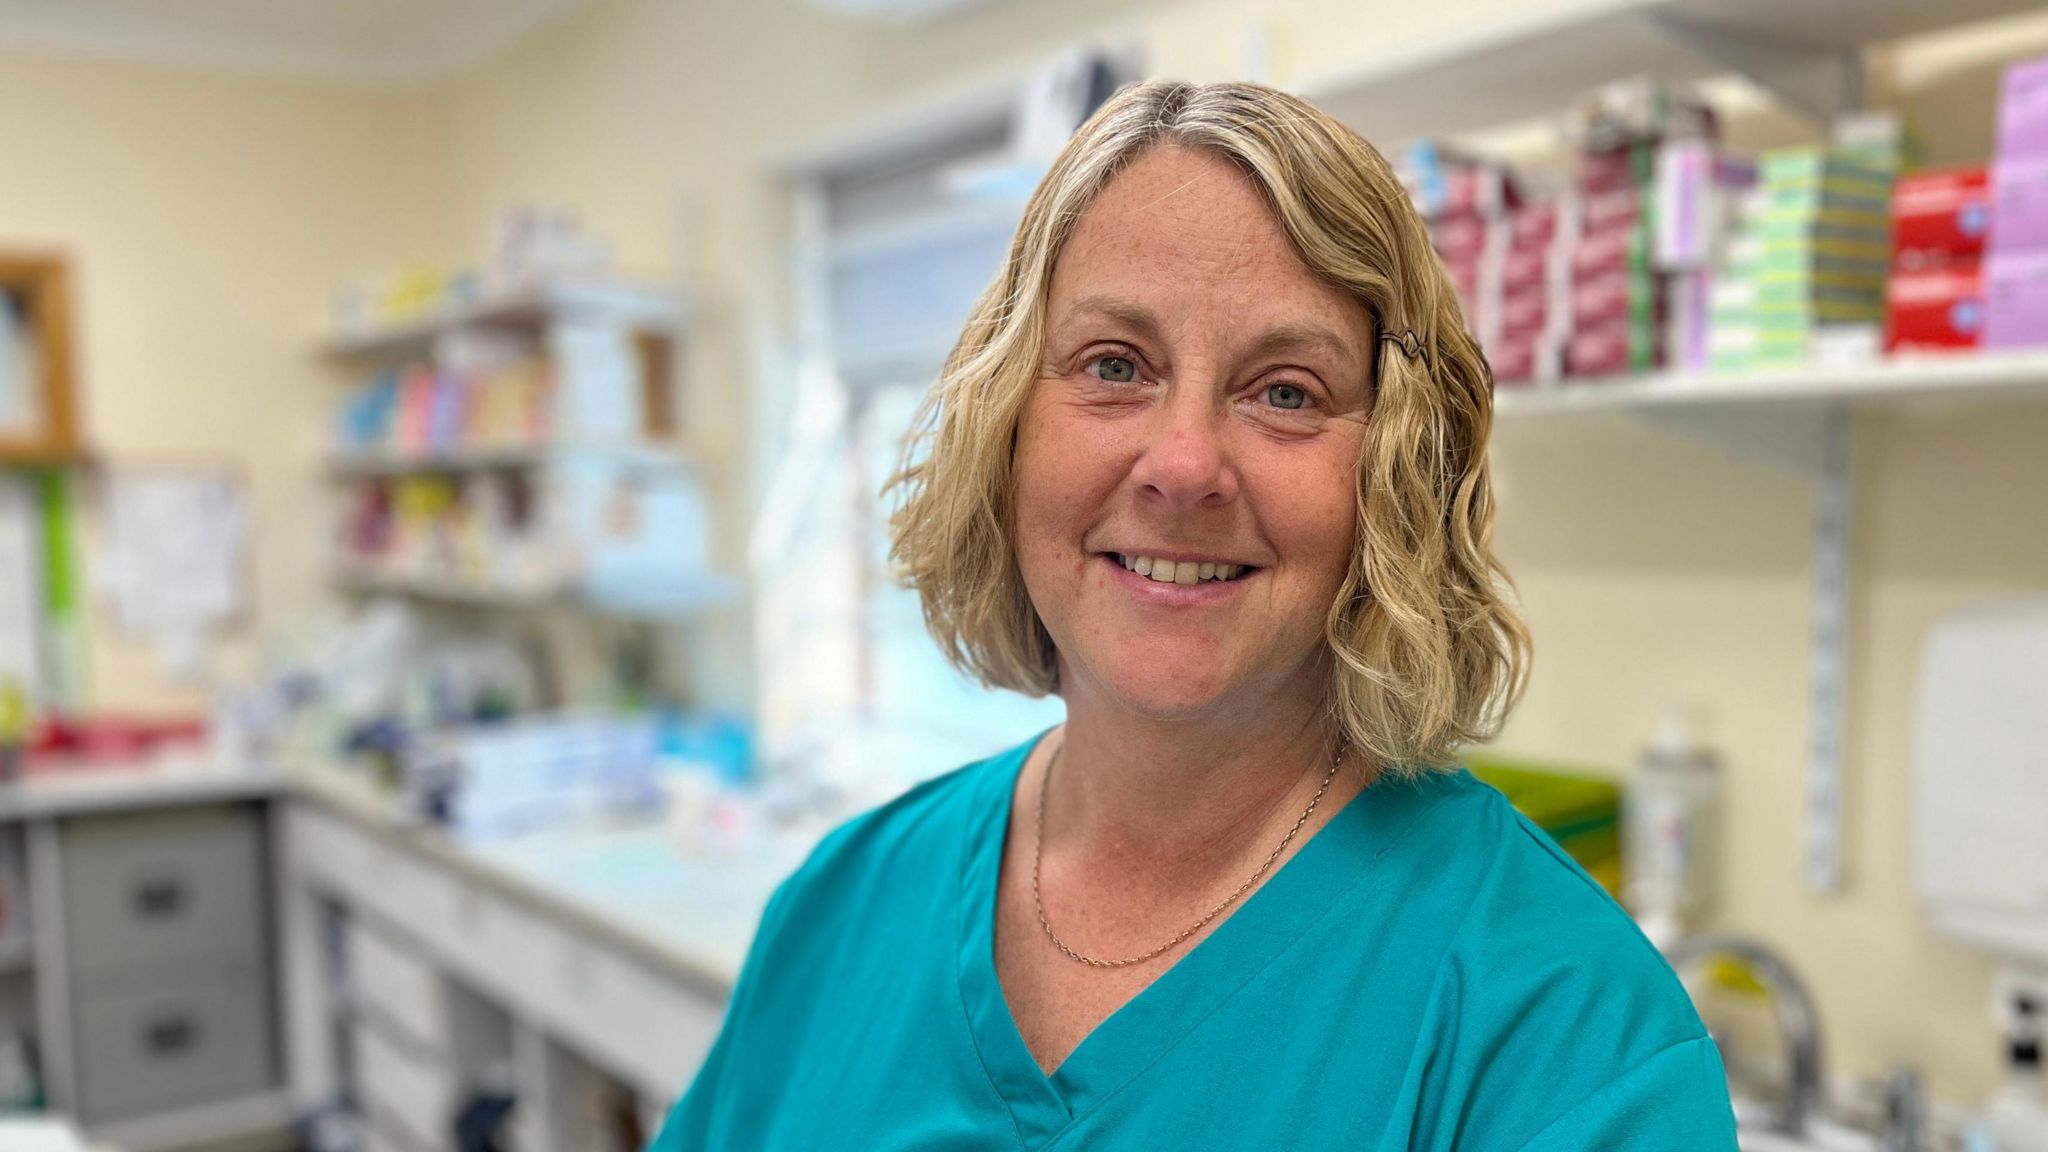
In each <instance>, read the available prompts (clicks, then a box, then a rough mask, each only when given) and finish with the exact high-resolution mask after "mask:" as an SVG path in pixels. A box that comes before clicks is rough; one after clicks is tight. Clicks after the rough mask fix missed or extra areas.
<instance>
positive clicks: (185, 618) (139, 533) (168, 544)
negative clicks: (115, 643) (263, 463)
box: [93, 468, 249, 675]
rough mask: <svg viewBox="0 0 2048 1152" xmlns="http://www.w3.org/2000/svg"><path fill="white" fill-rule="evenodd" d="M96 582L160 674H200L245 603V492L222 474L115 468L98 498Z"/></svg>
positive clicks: (237, 482)
mask: <svg viewBox="0 0 2048 1152" xmlns="http://www.w3.org/2000/svg"><path fill="white" fill-rule="evenodd" d="M101 516H102V520H101V529H102V530H101V532H100V533H99V537H100V541H101V551H100V555H99V556H98V557H97V563H95V564H94V565H93V571H94V574H95V575H94V585H95V587H96V588H97V589H98V591H99V593H100V595H101V596H102V597H104V598H105V599H106V600H107V602H108V603H109V604H111V605H112V607H113V610H114V618H115V620H116V621H117V622H118V623H119V624H120V626H121V627H122V628H123V629H124V630H125V631H127V632H129V633H131V634H134V635H136V636H140V637H143V638H145V639H147V640H149V641H150V642H151V643H153V644H154V645H155V646H156V650H157V654H158V656H159V658H160V659H161V660H162V661H163V663H164V665H165V667H166V669H167V670H168V671H171V672H173V673H175V674H179V675H191V674H193V673H196V672H198V671H199V669H200V666H201V664H202V663H203V661H204V657H205V653H206V646H207V641H208V639H209V637H210V635H211V633H213V632H214V631H215V630H216V629H219V628H221V627H223V626H225V625H226V624H228V623H230V622H231V621H232V620H233V619H234V618H235V617H236V616H238V615H239V614H240V613H241V611H242V608H243V604H244V601H245V599H246V596H247V590H246V588H245V587H244V583H245V581H246V578H247V577H246V572H247V567H248V564H247V555H246V553H247V548H248V538H249V511H248V501H247V495H246V493H245V492H244V490H243V487H242V483H241V481H240V479H239V477H238V476H236V474H235V473H234V472H233V471H232V470H230V469H227V468H219V469H206V468H165V469H161V470H156V469H133V468H124V469H116V470H115V471H114V472H113V473H112V474H110V475H109V476H108V477H107V478H106V479H105V482H104V487H103V488H102V491H101Z"/></svg>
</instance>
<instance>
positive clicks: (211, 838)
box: [63, 806, 265, 980]
mask: <svg viewBox="0 0 2048 1152" xmlns="http://www.w3.org/2000/svg"><path fill="white" fill-rule="evenodd" d="M261 833H262V818H261V815H260V814H259V813H258V812H257V811H256V810H255V809H252V808H242V807H232V806H210V807H203V808H189V809H177V810H172V811H159V812H143V813H124V814H120V815H112V816H93V817H84V818H79V819H76V820H72V821H68V822H66V823H65V825H64V827H63V857H64V866H63V876H64V909H65V914H66V918H67V921H68V927H69V929H70V932H69V941H68V945H69V950H70V953H71V957H72V966H73V967H74V968H75V969H76V970H77V971H78V972H79V973H80V974H81V976H83V977H85V978H86V979H88V980H89V979H91V978H92V977H93V976H95V975H103V974H104V975H112V974H116V973H118V974H121V975H122V976H123V977H124V978H125V976H126V975H127V974H129V973H132V972H133V971H135V970H137V969H141V968H148V967H151V966H156V965H161V964H163V963H165V962H169V961H180V960H191V959H197V958H204V957H209V956H235V957H243V958H255V957H258V956H260V955H261V954H262V953H263V951H264V949H263V948H262V926H263V924H264V917H263V905H262V893H263V892H264V890H265V889H264V884H263V866H264V865H263V845H262V836H261Z"/></svg>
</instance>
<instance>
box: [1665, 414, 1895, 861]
mask: <svg viewBox="0 0 2048 1152" xmlns="http://www.w3.org/2000/svg"><path fill="white" fill-rule="evenodd" d="M1636 413H1637V415H1638V416H1641V417H1643V418H1644V419H1647V420H1650V421H1653V422H1655V423H1658V424H1663V425H1666V426H1668V427H1670V428H1672V429H1673V430H1675V431H1677V432H1680V433H1682V434H1684V435H1686V436H1688V437H1691V438H1693V439H1696V440H1704V441H1706V442H1708V443H1711V444H1714V445H1716V446H1717V447H1720V448H1722V449H1723V450H1725V451H1727V452H1729V453H1731V454H1732V455H1735V456H1740V457H1746V458H1749V459H1753V460H1760V461H1763V462H1765V463H1769V464H1773V465H1776V466H1779V467H1784V468H1790V469H1792V470H1794V471H1797V472H1800V473H1804V474H1805V475H1807V476H1810V477H1811V478H1812V479H1813V483H1814V519H1813V587H1812V604H1813V608H1812V623H1811V625H1810V632H1809V634H1808V638H1807V679H1806V698H1807V713H1806V788H1805V791H1806V812H1805V824H1804V843H1803V846H1802V850H1801V862H1802V871H1803V872H1804V874H1805V879H1806V886H1807V888H1808V889H1809V890H1811V891H1813V892H1817V893H1829V892H1836V891H1840V889H1841V887H1842V883H1843V864H1842V838H1843V793H1844V791H1845V789H1844V778H1845V776H1846V775H1847V764H1848V757H1847V750H1846V744H1847V735H1846V734H1847V729H1848V709H1849V690H1848V689H1849V590H1850V589H1849V578H1850V573H1849V560H1850V556H1849V546H1850V541H1849V527H1850V512H1851V509H1850V480H1851V477H1852V472H1851V453H1850V446H1851V442H1852V440H1851V432H1852V431H1853V427H1854V426H1853V423H1852V421H1853V416H1852V414H1851V411H1850V407H1849V405H1848V404H1845V403H1842V402H1839V401H1833V402H1817V403H1797V404H1778V405H1759V406H1748V405H1741V406H1735V405H1722V406H1714V407H1708V406H1676V405H1673V406H1656V407H1653V406H1643V407H1640V408H1638V409H1636Z"/></svg>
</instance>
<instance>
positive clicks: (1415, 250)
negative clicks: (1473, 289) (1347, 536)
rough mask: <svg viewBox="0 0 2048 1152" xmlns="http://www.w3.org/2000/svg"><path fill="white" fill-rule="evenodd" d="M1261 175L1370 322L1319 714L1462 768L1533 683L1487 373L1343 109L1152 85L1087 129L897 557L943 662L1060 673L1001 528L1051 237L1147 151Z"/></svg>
mask: <svg viewBox="0 0 2048 1152" xmlns="http://www.w3.org/2000/svg"><path fill="white" fill-rule="evenodd" d="M1164 144H1176V145H1180V146H1184V147H1189V148H1197V149H1202V150H1205V151H1207V152H1209V153H1211V154H1214V155H1217V156H1220V157H1223V158H1225V159H1227V160H1229V161H1231V162H1232V163H1234V164H1235V165H1236V166H1237V167H1238V168H1240V169H1242V170H1243V171H1244V172H1245V173H1246V175H1248V176H1249V177H1250V178H1251V180H1252V182H1253V183H1254V184H1255V185H1256V187H1257V188H1258V189H1259V191H1260V193H1261V194H1262V196H1263V197H1264V199H1265V200H1266V202H1267V204H1268V205H1269V206H1270V207H1271V208H1272V210H1273V213H1274V215H1275V216H1276V217H1277V218H1278V220H1279V221H1280V223H1281V225H1282V227H1284V228H1285V230H1286V232H1287V235H1288V237H1289V239H1291V240H1292V241H1293V244H1294V248H1295V251H1296V254H1297V255H1299V256H1300V257H1301V259H1302V261H1303V262H1304V263H1305V264H1306V265H1307V266H1308V267H1309V268H1310V269H1311V270H1313V271H1314V272H1315V273H1316V274H1317V275H1319V276H1321V277H1322V278H1323V279H1324V280H1326V281H1328V282H1329V283H1330V284H1332V285H1335V286H1336V287H1338V288H1339V289H1341V290H1344V291H1346V292H1349V293H1350V294H1351V295H1352V296H1353V297H1354V298H1356V299H1357V300H1358V301H1360V302H1361V303H1363V304H1364V305H1365V307H1366V308H1367V309H1368V310H1369V311H1370V313H1371V315H1372V316H1373V318H1374V322H1375V324H1376V326H1377V327H1378V329H1379V331H1381V332H1383V333H1390V334H1402V333H1413V334H1414V339H1413V340H1412V341H1410V342H1408V343H1407V346H1406V347H1405V348H1404V347H1401V346H1399V344H1398V343H1397V342H1396V341H1395V340H1394V339H1393V338H1391V337H1390V340H1389V342H1388V343H1386V344H1384V345H1381V344H1380V343H1379V342H1378V341H1376V342H1375V343H1376V346H1377V347H1378V355H1377V357H1376V358H1377V361H1378V366H1377V369H1376V372H1375V380H1374V389H1373V391H1374V397H1373V406H1372V412H1371V416H1370V417H1369V424H1368V432H1367V438H1366V444H1365V447H1364V449H1363V450H1362V452H1361V453H1360V457H1359V461H1358V468H1357V473H1356V475H1357V481H1356V487H1357V498H1358V532H1357V534H1356V537H1355V542H1354V544H1353V546H1352V552H1351V560H1350V565H1349V570H1348V571H1347V572H1346V573H1345V576H1344V581H1343V584H1342V586H1341V588H1340V589H1339V592H1338V595H1337V598H1336V602H1335V603H1333V604H1331V605H1330V610H1329V615H1328V618H1327V621H1326V623H1325V627H1324V636H1325V638H1326V640H1327V642H1328V645H1329V651H1330V654H1331V656H1332V657H1333V658H1334V659H1333V660H1332V661H1331V662H1330V668H1331V683H1330V697H1329V708H1330V715H1331V718H1332V719H1333V721H1334V722H1335V723H1336V725H1337V726H1338V728H1339V730H1340V732H1341V734H1342V735H1344V736H1348V737H1349V739H1350V741H1351V744H1352V746H1353V747H1354V748H1357V749H1360V750H1362V751H1364V752H1366V753H1368V754H1370V756H1371V757H1373V758H1375V759H1377V760H1378V761H1379V762H1380V763H1381V764H1383V765H1385V766H1387V767H1388V768H1390V769H1392V770H1395V771H1401V772H1419V771H1423V770H1426V769H1429V768H1437V767H1442V766H1444V765H1447V764H1449V763H1452V762H1453V760H1454V758H1455V755H1456V752H1457V750H1458V748H1459V747H1460V746H1462V745H1465V744H1468V743H1472V742H1477V741H1483V740H1486V739H1490V738H1492V736H1493V735H1495V734H1496V733H1497V732H1498V731H1499V728H1500V725H1501V723H1502V722H1503V721H1504V720H1505V719H1506V716H1507V712H1508V710H1509V709H1510V708H1512V707H1513V705H1514V703H1515V701H1516V700H1517V699H1519V697H1520V695H1521V692H1522V688H1523V685H1524V683H1525V681H1526V676H1527V668H1528V661H1529V647H1530V646H1529V634H1528V629H1527V628H1526V626H1525V625H1524V624H1523V622H1522V620H1521V617H1520V616H1519V615H1518V613H1517V611H1516V609H1515V607H1514V605H1513V604H1512V602H1511V595H1512V584H1511V582H1510V581H1509V579H1508V576H1507V573H1506V571H1505V569H1503V568H1502V566H1501V564H1500V562H1499V561H1498V560H1497V559H1496V558H1495V557H1494V554H1493V548H1492V535H1493V519H1494V504H1493V490H1492V484H1491V482H1490V480H1489V479H1488V464H1487V453H1486V445H1487V437H1488V434H1489V432H1490V430H1491V428H1492V424H1493V382H1492V374H1491V372H1490V371H1489V369H1488V368H1487V365H1486V360H1485V358H1484V357H1483V356H1482V355H1481V353H1480V350H1479V346H1478V344H1477V343H1476V342H1475V341H1474V340H1473V339H1472V337H1471V336H1470V335H1468V334H1467V332H1466V329H1465V321H1464V315H1463V313H1462V311H1461V309H1460V307H1459V304H1458V297H1457V293H1456V291H1455V290H1454V289H1453V288H1452V286H1451V283H1450V280H1449V279H1448V278H1447V276H1446V274H1445V272H1444V268H1443V264H1442V262H1441V261H1440V260H1439V259H1438V258H1437V255H1436V253H1435V251H1434V250H1433V249H1432V248H1431V247H1430V244H1429V235H1428V232H1427V230H1426V229H1425V227H1424V225H1423V222H1422V220H1421V219H1420V218H1419V217H1418V216H1417V215H1416V212H1415V209H1414V207H1413V206H1412V205H1411V204H1410V203H1409V200H1408V196H1407V193H1406V192H1405V191H1404V190H1403V188H1402V186H1401V183H1400V180H1399V179H1398V178H1397V177H1396V176H1395V174H1394V171H1393V169H1392V167H1391V166H1389V165H1388V163H1387V161H1386V159H1385V158H1384V157H1382V156H1381V155H1380V154H1379V152H1378V151H1376V150H1375V149H1374V148H1373V147H1372V145H1370V144H1368V143H1366V142H1365V140H1363V139H1362V138H1360V137H1359V136H1358V134H1357V133H1355V132H1353V131H1351V130H1350V129H1349V128H1346V127H1344V126H1343V125H1342V124H1340V123H1338V122H1337V121H1336V120H1334V119H1332V118H1331V117H1330V116H1329V115H1327V114H1326V113H1324V112H1322V111H1321V110H1320V109H1317V108H1316V107H1315V106H1313V105H1311V104H1308V103H1306V102H1305V101H1302V100H1300V99H1298V98H1296V97H1293V96H1290V95H1288V94H1286V93H1284V92H1280V91H1278V90H1276V89H1273V88H1268V87H1265V86H1263V85H1258V84H1245V83H1224V84H1201V85H1197V84H1186V83H1180V82H1176V81H1153V82H1150V83H1146V84H1139V85H1133V86H1130V87H1127V88H1124V89H1123V90H1121V91H1120V92H1118V93H1117V94H1116V95H1115V96H1114V97H1112V98H1111V99H1110V100H1109V102H1108V103H1106V104H1104V105H1103V106H1102V108H1101V109H1099V110H1098V111H1097V112H1096V113H1095V115H1094V116H1092V117H1090V118H1089V120H1088V122H1087V123H1086V124H1084V125H1082V126H1081V128H1080V130H1079V131H1078V132H1077V133H1076V134H1075V136H1074V138H1073V140H1072V141H1070V142H1069V143H1068V144H1067V146H1066V148H1065V149H1064V150H1063V151H1062V152H1061V153H1060V155H1059V158H1058V159H1057V160H1055V161H1054V162H1053V165H1052V168H1051V170H1050V171H1049V172H1047V173H1046V176H1045V179H1044V180H1043V181H1042V182H1041V183H1040V184H1039V186H1038V188H1037V190H1036V191H1035V192H1034V193H1033V194H1032V196H1031V200H1030V203H1029V204H1028V205H1027V206H1026V207H1025V209H1024V217H1023V220H1022V222H1021V223H1020V224H1019V225H1018V227H1017V233H1016V236H1015V238H1014V239H1013V240H1012V241H1011V243H1010V248H1009V254H1008V257H1007V258H1006V259H1005V260H1004V263H1003V268H1002V272H1001V273H1000V275H998V276H997V277H996V279H995V281H994V282H993V283H991V284H990V285H989V287H988V289H987V290H986V291H985V292H983V293H982V295H981V298H980V299H979V300H978V301H977V302H976V303H975V306H974V310H973V312H972V313H971V314H970V315H969V316H968V319H967V324H966V327H965V329H964V330H963V331H962V332H961V334H960V338H959V341H958V342H957V343H956V344H955V345H954V347H953V350H952V353H951V354H950V355H949V356H947V358H946V362H945V368H944V369H943V371H942V372H941V373H940V375H939V379H938V382H937V384H936V385H935V386H934V387H933V389H932V390H931V392H930V394H929V395H928V396H927V397H926V398H925V401H924V404H923V406H922V407H921V408H920V410H919V412H918V415H917V418H916V420H915V421H914V423H913V425H912V428H911V432H910V434H909V436H908V437H907V438H906V440H905V442H904V445H903V456H902V461H901V464H900V466H899V467H898V469H897V471H896V472H895V474H894V475H893V476H892V477H890V479H889V481H888V483H887V484H886V485H885V486H884V495H885V498H890V499H895V500H897V501H899V503H898V504H897V507H896V510H895V511H894V512H893V513H892V514H891V517H890V527H891V529H892V532H893V541H892V545H891V550H890V557H891V559H892V561H893V562H894V564H895V568H896V574H897V577H898V579H899V580H901V581H902V582H903V583H904V584H905V585H906V586H908V587H911V588H914V589H916V590H917V592H918V595H919V597H920V599H921V600H922V602H923V608H924V618H925V624H926V626H927V627H928V628H929V629H930V630H931V634H932V636H933V638H934V639H936V640H937V641H938V644H939V647H940V648H941V649H942V650H943V651H944V652H945V654H946V656H947V658H948V659H949V660H951V661H952V663H953V664H954V665H955V666H956V667H958V668H960V669H961V670H962V671H963V672H966V673H968V674H969V675H972V676H974V677H976V678H977V679H979V680H980V681H981V682H982V683H984V684H986V685H988V686H990V687H996V688H1008V689H1012V690H1014V691H1017V692H1022V693H1025V694H1027V695H1032V696H1043V695H1046V694H1049V693H1051V692H1054V691H1056V690H1057V687H1058V683H1057V680H1058V676H1057V663H1056V660H1055V651H1054V647H1053V642H1052V637H1051V636H1050V635H1048V634H1047V632H1046V630H1045V626H1044V624H1043V623H1042V622H1041V621H1040V620H1039V617H1038V613H1037V611H1036V610H1035V609H1034V608H1033V606H1032V604H1031V600H1030V597H1029V595H1028V594H1027V593H1026V590H1025V586H1024V580H1023V576H1022V575H1021V573H1020V572H1019V570H1018V567H1017V559H1016V555H1015V551H1014V548H1013V544H1012V539H1011V525H1012V509H1011V487H1012V485H1011V479H1012V470H1013V463H1014V459H1013V452H1014V447H1015V444H1016V433H1017V424H1018V418H1019V413H1020V412H1021V411H1022V409H1023V406H1024V401H1025V397H1026V395H1027V394H1028V393H1029V392H1030V390H1031V388H1032V387H1033V385H1034V384H1035V383H1036V381H1037V379H1038V376H1039V372H1040V365H1041V363H1042V361H1041V355H1042V351H1043V344H1044V340H1045V312H1046V300H1047V296H1048V293H1049V291H1050V286H1051V282H1052V272H1053V266H1054V264H1055V262H1056V261H1057V260H1058V259H1059V256H1060V251H1061V249H1062V247H1063V246H1064V245H1065V244H1066V241H1067V238H1068V237H1069V236H1070V235H1071V234H1072V232H1073V229H1074V225H1075V222H1076V221H1077V220H1078V219H1079V218H1080V216H1081V213H1082V212H1083V211H1084V210H1085V209H1086V208H1087V207H1088V205H1089V204H1090V202H1092V201H1093V199H1094V197H1095V196H1096V194H1097V193H1098V192H1100V190H1101V189H1102V188H1103V186H1104V185H1105V184H1107V183H1108V182H1109V180H1110V179H1111V178H1112V177H1114V176H1115V175H1116V174H1117V173H1118V172H1120V171H1122V170H1123V169H1124V168H1125V167H1126V166H1128V165H1129V164H1130V163H1131V162H1132V161H1133V160H1135V159H1136V158H1137V157H1138V156H1139V155H1141V154H1143V153H1144V152H1146V151H1147V150H1148V149H1151V148H1153V147H1156V146H1159V145H1164Z"/></svg>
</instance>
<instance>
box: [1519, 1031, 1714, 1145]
mask: <svg viewBox="0 0 2048 1152" xmlns="http://www.w3.org/2000/svg"><path fill="white" fill-rule="evenodd" d="M1735 1148H1736V1143H1735V1116H1734V1113H1733V1111H1731V1110H1730V1108H1729V1106H1728V1087H1727V1076H1726V1074H1725V1073H1724V1072H1723V1071H1722V1068H1721V1054H1720V1052H1719V1051H1718V1050H1716V1049H1715V1047H1714V1042H1713V1040H1712V1039H1710V1038H1708V1037H1705V1036H1702V1037H1699V1038H1698V1039H1695V1040H1688V1041H1686V1042H1684V1043H1681V1044H1674V1045H1672V1046H1671V1047H1669V1048H1665V1049H1662V1050H1660V1051H1659V1052H1657V1054H1656V1055H1654V1056H1651V1057H1650V1058H1649V1059H1648V1060H1645V1061H1644V1062H1642V1063H1641V1064H1638V1065H1636V1066H1635V1067H1634V1068H1631V1069H1630V1070H1628V1071H1627V1072H1625V1073H1623V1074H1622V1075H1621V1076H1619V1077H1616V1078H1615V1079H1613V1080H1611V1081H1609V1082H1608V1083H1607V1084H1605V1085H1603V1086H1602V1087H1601V1088H1600V1089H1598V1090H1597V1091H1595V1092H1594V1093H1593V1094H1592V1095H1590V1096H1588V1097H1586V1098H1585V1099H1584V1100H1582V1101H1580V1102H1579V1103H1578V1104H1576V1105H1574V1106H1573V1107H1572V1109H1571V1110H1570V1111H1568V1112H1566V1113H1565V1114H1564V1115H1562V1116H1560V1117H1558V1118H1557V1120H1555V1121H1554V1122H1552V1123H1551V1124H1550V1126H1549V1127H1547V1128H1545V1129H1544V1130H1543V1131H1541V1132H1539V1133H1537V1135H1536V1137H1535V1138H1534V1139H1533V1140H1530V1141H1529V1142H1528V1143H1526V1144H1524V1145H1523V1146H1522V1152H1735Z"/></svg>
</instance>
